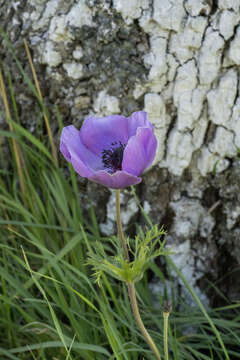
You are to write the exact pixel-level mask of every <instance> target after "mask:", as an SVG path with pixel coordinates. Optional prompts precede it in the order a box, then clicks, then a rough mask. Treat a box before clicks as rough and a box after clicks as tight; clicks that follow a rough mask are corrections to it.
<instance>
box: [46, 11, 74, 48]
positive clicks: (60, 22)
mask: <svg viewBox="0 0 240 360" xmlns="http://www.w3.org/2000/svg"><path fill="white" fill-rule="evenodd" d="M49 39H51V40H52V41H54V42H55V43H62V42H64V43H66V44H67V43H68V42H71V41H72V40H73V35H72V34H71V33H70V29H69V26H68V22H67V19H66V16H65V15H60V16H55V17H53V18H52V20H51V23H50V28H49Z"/></svg>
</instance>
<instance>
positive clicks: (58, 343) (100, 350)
mask: <svg viewBox="0 0 240 360" xmlns="http://www.w3.org/2000/svg"><path fill="white" fill-rule="evenodd" d="M66 345H67V346H69V348H70V347H71V348H72V349H78V350H86V351H93V352H97V353H100V354H104V355H106V356H110V354H109V352H108V351H107V350H105V349H104V348H103V347H101V346H97V345H92V344H81V343H78V342H75V343H73V344H72V342H71V341H70V340H66ZM61 347H63V344H62V342H61V341H46V342H42V343H39V344H32V345H27V346H21V347H19V348H14V349H11V350H9V351H8V353H9V354H21V353H24V352H27V351H29V350H38V349H40V348H42V349H44V348H45V349H49V348H61ZM0 352H1V349H0ZM13 359H14V360H15V359H16V358H15V357H13ZM17 359H18V360H19V358H17Z"/></svg>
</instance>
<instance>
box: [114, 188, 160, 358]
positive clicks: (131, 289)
mask: <svg viewBox="0 0 240 360" xmlns="http://www.w3.org/2000/svg"><path fill="white" fill-rule="evenodd" d="M116 215H117V228H118V236H119V238H120V240H121V244H122V248H123V252H124V256H125V260H127V261H129V260H130V259H129V254H128V249H127V243H126V240H125V237H124V234H123V229H122V222H121V216H120V190H116ZM127 287H128V294H129V298H130V302H131V306H132V311H133V315H134V317H135V320H136V322H137V325H138V327H139V329H140V331H141V333H142V335H143V336H144V338H145V340H146V342H147V343H148V345H149V347H150V348H151V350H152V351H153V353H154V355H155V357H156V359H157V360H161V356H160V354H159V351H158V349H157V347H156V345H155V343H154V341H153V340H152V338H151V336H150V335H149V333H148V332H147V330H146V328H145V326H144V324H143V322H142V319H141V316H140V313H139V309H138V304H137V298H136V291H135V286H134V283H133V282H130V283H127Z"/></svg>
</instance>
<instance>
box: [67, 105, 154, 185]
mask: <svg viewBox="0 0 240 360" xmlns="http://www.w3.org/2000/svg"><path fill="white" fill-rule="evenodd" d="M156 148H157V139H156V137H155V135H154V132H153V126H152V124H151V123H150V122H149V121H148V119H147V113H146V112H144V111H138V112H135V113H133V114H132V115H131V116H130V117H129V118H126V117H124V116H122V115H110V116H106V117H103V118H95V117H88V118H86V119H85V121H84V122H83V125H82V127H81V129H80V130H77V129H76V128H75V127H74V126H73V125H69V126H66V127H64V128H63V130H62V134H61V140H60V151H61V152H62V154H63V155H64V157H65V159H66V160H67V161H68V162H70V163H71V164H72V166H73V168H74V170H75V171H76V172H77V173H78V174H79V175H80V176H82V177H85V178H88V179H89V180H92V181H94V182H96V183H98V184H102V185H104V186H107V187H109V188H112V189H121V188H125V187H127V186H130V185H136V184H138V183H140V182H141V180H142V179H141V178H140V177H139V176H140V175H141V174H142V173H143V171H144V170H145V169H146V168H148V167H149V166H150V165H151V163H152V161H153V159H154V157H155V153H156Z"/></svg>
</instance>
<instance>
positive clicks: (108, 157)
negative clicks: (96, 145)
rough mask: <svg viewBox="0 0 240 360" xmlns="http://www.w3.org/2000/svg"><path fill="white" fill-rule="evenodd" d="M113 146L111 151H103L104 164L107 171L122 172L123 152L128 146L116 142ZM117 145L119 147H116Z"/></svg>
mask: <svg viewBox="0 0 240 360" xmlns="http://www.w3.org/2000/svg"><path fill="white" fill-rule="evenodd" d="M111 145H112V147H111V148H110V149H109V150H103V151H102V162H103V165H104V167H105V168H106V169H109V171H110V172H111V173H114V172H115V171H117V170H122V159H123V152H124V149H125V146H126V145H125V144H122V142H121V141H119V142H117V141H115V142H113V143H112V144H111ZM116 145H119V146H117V147H116Z"/></svg>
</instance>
